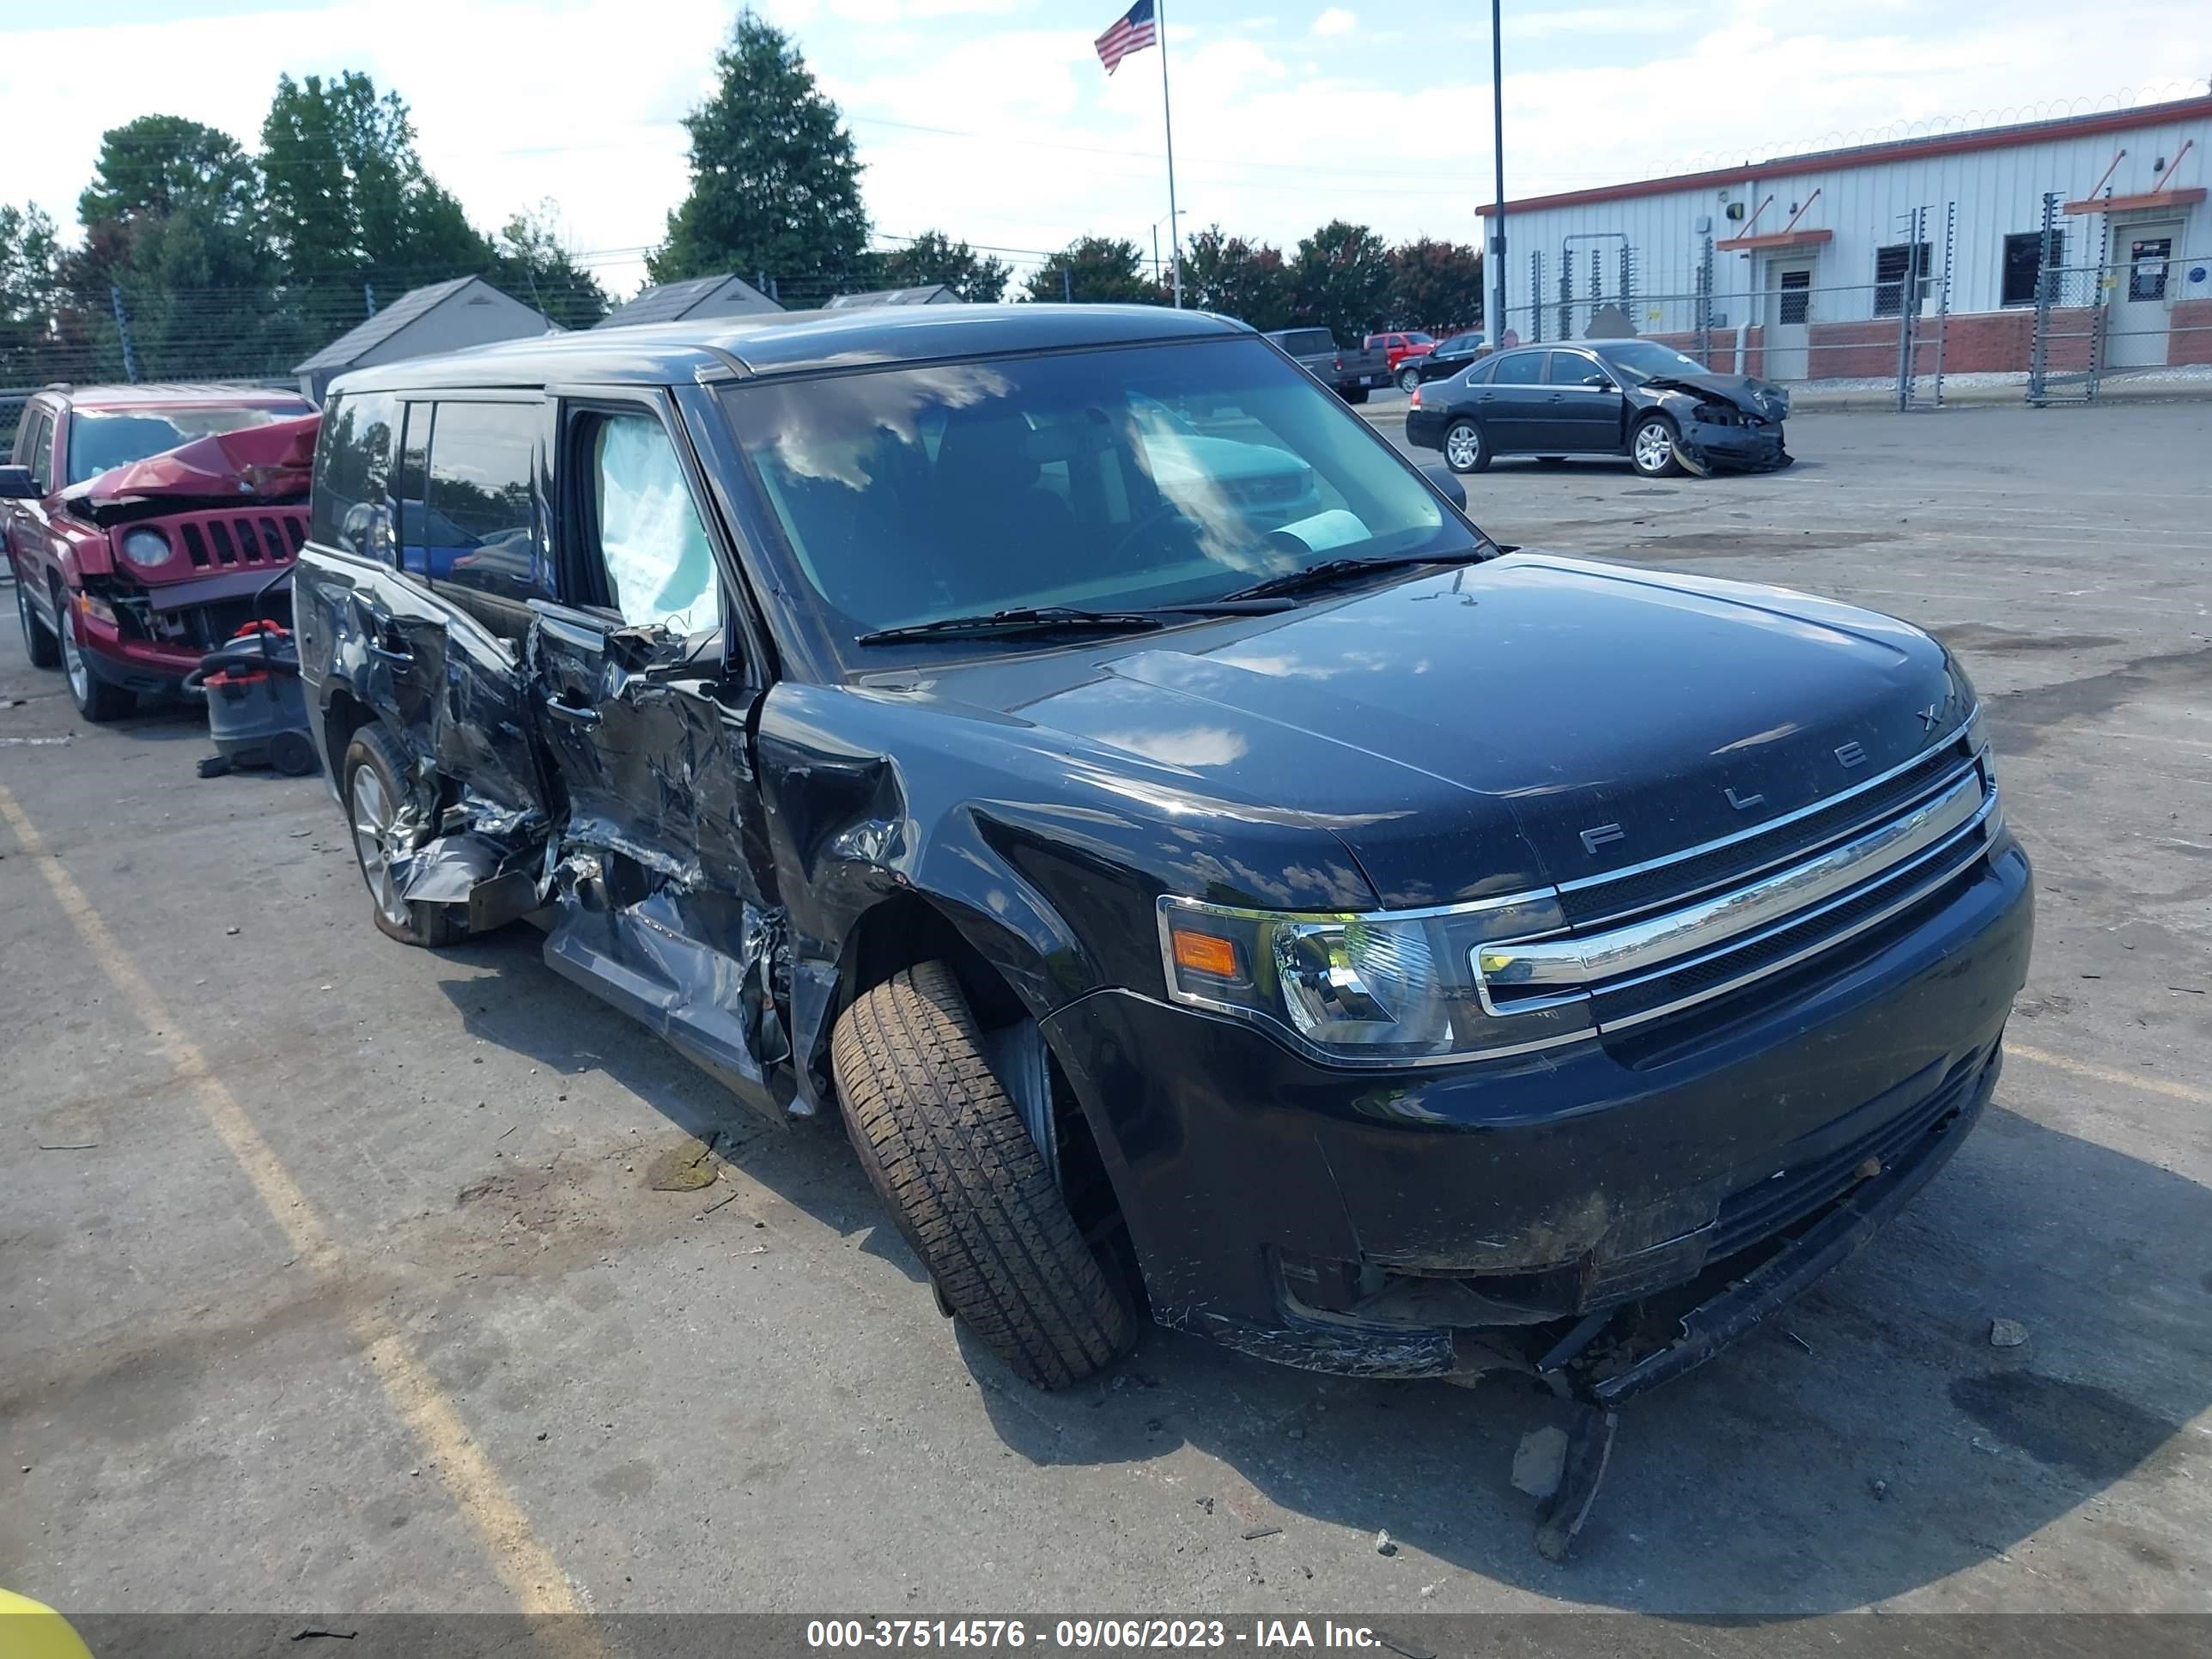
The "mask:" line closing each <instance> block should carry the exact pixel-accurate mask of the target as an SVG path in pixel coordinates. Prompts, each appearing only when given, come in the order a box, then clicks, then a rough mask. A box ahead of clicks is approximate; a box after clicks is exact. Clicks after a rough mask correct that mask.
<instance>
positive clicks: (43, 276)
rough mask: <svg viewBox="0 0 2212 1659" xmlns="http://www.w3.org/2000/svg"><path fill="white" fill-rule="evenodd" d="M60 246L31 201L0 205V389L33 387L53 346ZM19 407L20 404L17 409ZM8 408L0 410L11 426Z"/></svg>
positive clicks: (2, 419)
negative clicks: (21, 203) (29, 202)
mask: <svg viewBox="0 0 2212 1659" xmlns="http://www.w3.org/2000/svg"><path fill="white" fill-rule="evenodd" d="M60 265H61V247H60V244H59V242H58V240H57V237H56V234H55V229H54V222H53V220H52V217H51V216H49V215H48V214H47V213H46V210H44V209H42V208H40V206H39V204H37V203H35V202H33V203H32V204H30V205H29V206H28V207H23V208H18V207H15V206H12V205H9V204H0V386H27V385H35V384H37V383H38V382H40V381H41V380H51V379H52V378H54V377H53V376H52V375H51V374H46V373H45V372H44V371H43V368H42V367H41V365H42V364H44V363H46V362H49V361H51V358H50V356H49V354H50V352H51V349H52V345H53V343H54V339H53V336H54V328H55V311H56V308H57V307H58V305H59V303H60V300H61V273H60ZM18 407H20V405H18ZM0 422H4V423H5V424H6V425H7V426H9V427H10V428H12V427H13V426H14V424H15V410H14V409H9V410H0Z"/></svg>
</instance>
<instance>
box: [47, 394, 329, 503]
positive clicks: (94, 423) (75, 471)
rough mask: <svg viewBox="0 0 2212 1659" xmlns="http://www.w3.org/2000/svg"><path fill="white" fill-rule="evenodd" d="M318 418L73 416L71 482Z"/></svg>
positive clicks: (155, 413)
mask: <svg viewBox="0 0 2212 1659" xmlns="http://www.w3.org/2000/svg"><path fill="white" fill-rule="evenodd" d="M314 412H315V410H314V405H313V404H308V403H304V402H302V403H296V404H274V405H267V404H264V405H257V406H255V407H253V408H250V409H161V410H97V409H76V410H70V434H69V482H70V483H73V484H78V483H83V482H84V481H85V480H86V479H87V478H95V477H99V476H100V474H101V473H103V472H105V471H107V470H108V469H109V468H111V467H118V466H126V465H129V464H130V463H131V462H132V461H143V460H144V459H146V458H147V457H148V456H149V455H158V454H160V453H161V452H162V451H163V450H165V449H174V448H175V447H177V446H178V445H179V444H183V443H190V442H191V441H192V440H193V439H195V438H208V437H212V436H214V435H216V433H218V432H242V431H244V430H245V429H246V428H247V427H249V426H267V425H268V424H270V422H272V421H296V420H298V419H299V418H300V416H302V415H312V414H313V413H314Z"/></svg>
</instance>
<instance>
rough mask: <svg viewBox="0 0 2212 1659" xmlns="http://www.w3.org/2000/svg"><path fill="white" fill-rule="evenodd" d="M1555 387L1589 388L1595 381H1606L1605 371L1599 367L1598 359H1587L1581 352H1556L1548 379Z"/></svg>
mask: <svg viewBox="0 0 2212 1659" xmlns="http://www.w3.org/2000/svg"><path fill="white" fill-rule="evenodd" d="M1547 378H1548V379H1549V380H1550V382H1551V384H1552V385H1553V386H1588V385H1589V384H1591V383H1592V382H1593V381H1594V380H1604V381H1605V383H1606V384H1607V386H1610V385H1612V384H1613V383H1612V381H1610V380H1606V374H1605V371H1604V370H1603V369H1601V368H1599V367H1598V366H1597V359H1596V358H1595V357H1585V356H1583V354H1582V353H1581V352H1579V351H1555V352H1553V354H1552V368H1551V373H1550V374H1549V376H1548V377H1547Z"/></svg>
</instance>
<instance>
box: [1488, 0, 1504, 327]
mask: <svg viewBox="0 0 2212 1659" xmlns="http://www.w3.org/2000/svg"><path fill="white" fill-rule="evenodd" d="M1498 4H1499V0H1490V149H1491V155H1492V159H1493V160H1494V161H1496V162H1497V164H1498V178H1497V193H1496V195H1495V196H1494V197H1493V198H1492V200H1493V203H1494V205H1493V207H1492V210H1491V216H1490V253H1489V259H1490V264H1491V269H1492V271H1493V272H1494V273H1495V274H1494V275H1493V276H1492V277H1491V279H1490V295H1491V299H1490V303H1491V317H1490V325H1489V327H1488V329H1487V332H1488V334H1489V336H1490V343H1491V345H1492V347H1493V348H1495V347H1496V346H1497V345H1498V343H1500V342H1501V341H1503V340H1504V337H1505V44H1504V41H1503V40H1501V39H1500V38H1499V33H1498Z"/></svg>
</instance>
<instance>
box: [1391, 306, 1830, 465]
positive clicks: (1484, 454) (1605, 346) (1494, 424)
mask: <svg viewBox="0 0 2212 1659" xmlns="http://www.w3.org/2000/svg"><path fill="white" fill-rule="evenodd" d="M1789 413H1790V394H1789V393H1788V392H1784V390H1783V389H1782V388H1781V387H1780V386H1771V385H1769V384H1768V383H1767V382H1765V381H1764V380H1753V379H1752V378H1751V377H1750V376H1748V375H1745V374H1715V373H1713V372H1712V371H1711V370H1710V369H1707V368H1705V367H1703V366H1702V365H1701V364H1699V362H1698V361H1697V360H1696V359H1695V358H1692V357H1686V356H1683V355H1682V354H1681V353H1680V352H1679V351H1676V350H1674V349H1671V348H1669V347H1667V346H1662V345H1661V344H1659V343H1656V341H1652V340H1578V341H1577V342H1575V343H1573V344H1571V345H1565V344H1562V345H1550V346H1536V345H1531V346H1516V347H1515V348H1514V349H1511V350H1510V351H1501V352H1498V353H1496V354H1495V355H1493V356H1488V357H1485V358H1483V359H1482V360H1481V361H1480V362H1477V363H1474V364H1473V365H1471V366H1470V367H1469V368H1467V369H1466V370H1465V371H1464V372H1463V373H1462V374H1455V375H1454V376H1452V377H1451V378H1450V379H1449V380H1441V381H1438V382H1436V383H1435V384H1433V385H1431V386H1417V387H1415V388H1414V389H1413V403H1412V407H1411V408H1409V409H1408V410H1407V414H1406V441H1407V442H1408V443H1410V444H1415V445H1418V446H1419V447H1421V448H1423V449H1437V450H1442V451H1443V457H1444V463H1445V465H1448V466H1449V467H1450V468H1451V470H1452V471H1455V472H1480V471H1482V470H1483V469H1484V468H1485V467H1486V466H1488V465H1490V463H1491V460H1492V457H1494V456H1498V455H1534V456H1536V457H1538V458H1539V459H1542V460H1547V461H1556V460H1564V459H1566V458H1567V457H1568V456H1570V455H1626V457H1627V458H1628V459H1629V461H1630V463H1631V464H1632V465H1633V466H1634V467H1635V468H1636V470H1637V471H1638V472H1641V473H1642V474H1644V476H1645V477H1650V478H1659V477H1667V476H1668V475H1670V474H1672V473H1674V472H1680V471H1689V472H1695V473H1698V474H1699V475H1700V476H1702V475H1704V474H1705V473H1707V472H1710V471H1713V470H1714V469H1715V468H1717V467H1744V468H1766V467H1778V466H1787V465H1789V464H1790V453H1789V451H1788V450H1786V449H1785V448H1784V447H1783V443H1782V422H1783V421H1784V418H1785V417H1787V416H1788V415H1789Z"/></svg>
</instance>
